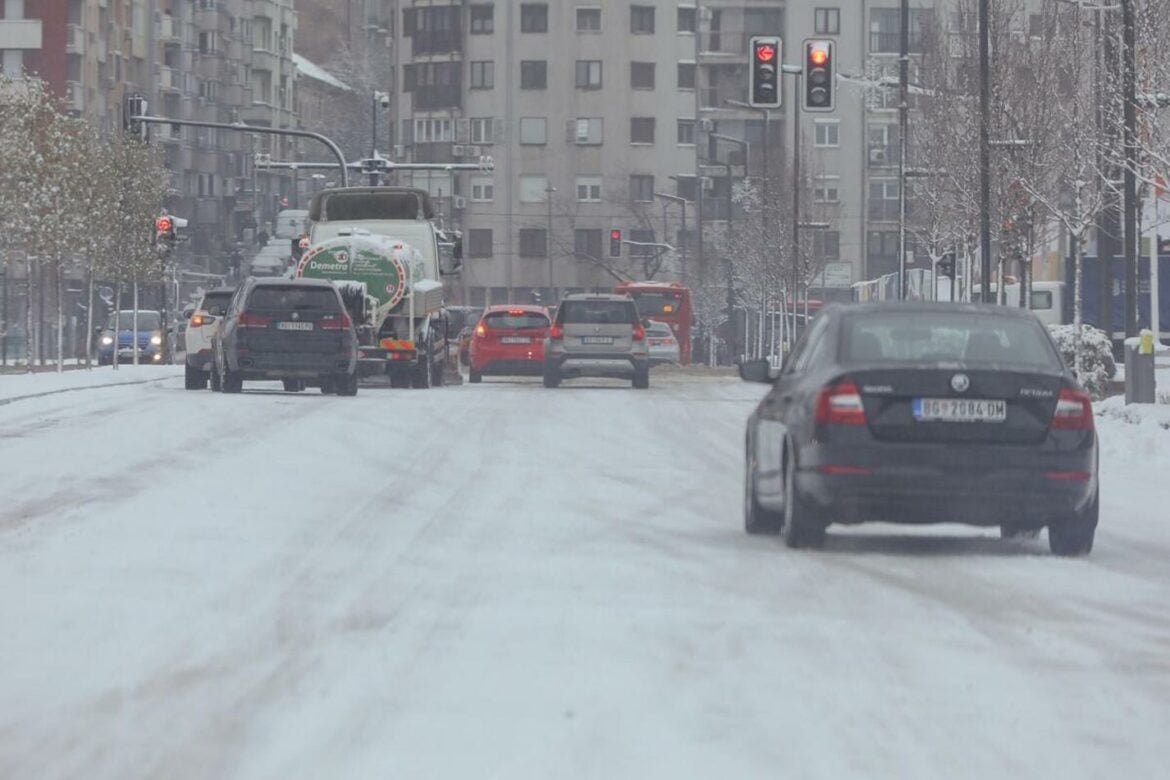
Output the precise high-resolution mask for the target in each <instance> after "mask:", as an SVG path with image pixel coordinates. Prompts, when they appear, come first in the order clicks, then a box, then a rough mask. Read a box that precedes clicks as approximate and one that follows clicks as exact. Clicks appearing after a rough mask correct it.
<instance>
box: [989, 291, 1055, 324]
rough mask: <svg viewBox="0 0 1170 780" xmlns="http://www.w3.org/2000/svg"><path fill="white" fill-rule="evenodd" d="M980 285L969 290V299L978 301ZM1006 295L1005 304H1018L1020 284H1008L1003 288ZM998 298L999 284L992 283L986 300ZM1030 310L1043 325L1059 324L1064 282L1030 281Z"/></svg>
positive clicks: (992, 300) (995, 300)
mask: <svg viewBox="0 0 1170 780" xmlns="http://www.w3.org/2000/svg"><path fill="white" fill-rule="evenodd" d="M982 290H983V286H982V285H979V284H977V285H975V287H974V288H973V289H972V291H971V300H973V301H978V300H979V299H980V293H981V292H982ZM1004 293H1005V294H1006V295H1007V305H1008V306H1016V307H1018V306H1019V305H1020V285H1019V284H1009V285H1007V286H1006V287H1005V288H1004ZM998 300H999V285H998V284H995V283H993V284H992V285H991V292H990V293H989V294H988V297H987V301H988V302H989V303H995V302H997V301H998ZM1031 309H1032V311H1033V312H1034V313H1035V314H1036V316H1037V317H1038V318H1039V319H1040V321H1041V322H1043V323H1044V324H1045V325H1060V324H1062V323H1063V322H1064V282H1032V306H1031Z"/></svg>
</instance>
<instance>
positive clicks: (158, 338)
mask: <svg viewBox="0 0 1170 780" xmlns="http://www.w3.org/2000/svg"><path fill="white" fill-rule="evenodd" d="M150 343H151V344H154V345H155V346H156V347H157V346H158V345H159V344H161V343H162V336H160V335H158V334H157V333H156V334H154V335H153V336H151V337H150Z"/></svg>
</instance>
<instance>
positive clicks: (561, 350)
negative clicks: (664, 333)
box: [543, 294, 650, 389]
mask: <svg viewBox="0 0 1170 780" xmlns="http://www.w3.org/2000/svg"><path fill="white" fill-rule="evenodd" d="M543 375H544V386H545V387H557V386H559V385H560V384H561V381H562V380H563V379H571V378H574V377H579V376H599V377H613V378H621V379H625V378H628V379H630V380H631V382H632V383H633V385H634V387H636V388H638V389H646V388H648V387H650V355H649V350H648V348H647V345H646V328H645V326H643V325H642V322H641V320H639V319H638V309H637V307H636V306H635V305H634V299H633V298H631V297H630V296H628V295H586V294H576V295H567V296H565V298H564V299H563V300H562V301H561V304H560V306H559V307H558V309H557V314H556V319H555V320H554V322H553V325H552V326H551V327H550V328H549V334H548V338H547V339H546V340H545V345H544V371H543Z"/></svg>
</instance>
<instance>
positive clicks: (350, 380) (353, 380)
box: [334, 371, 358, 396]
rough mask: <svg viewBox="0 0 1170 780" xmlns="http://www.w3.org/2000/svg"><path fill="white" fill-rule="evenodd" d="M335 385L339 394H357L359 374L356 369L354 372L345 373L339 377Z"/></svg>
mask: <svg viewBox="0 0 1170 780" xmlns="http://www.w3.org/2000/svg"><path fill="white" fill-rule="evenodd" d="M334 387H336V389H337V394H338V395H349V396H353V395H357V392H358V375H357V372H356V371H355V372H354V373H352V374H343V375H342V376H339V377H337V379H336V380H335V382H334Z"/></svg>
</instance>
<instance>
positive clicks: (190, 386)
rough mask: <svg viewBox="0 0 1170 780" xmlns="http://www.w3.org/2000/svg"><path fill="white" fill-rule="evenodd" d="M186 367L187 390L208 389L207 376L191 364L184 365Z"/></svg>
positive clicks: (185, 381) (184, 373)
mask: <svg viewBox="0 0 1170 780" xmlns="http://www.w3.org/2000/svg"><path fill="white" fill-rule="evenodd" d="M184 367H185V370H184V371H183V387H184V388H185V389H187V390H203V389H204V388H206V387H207V374H205V373H203V372H202V371H200V370H199V369H197V368H195V367H194V366H192V365H191V364H190V363H184Z"/></svg>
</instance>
